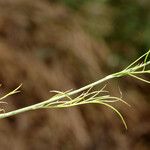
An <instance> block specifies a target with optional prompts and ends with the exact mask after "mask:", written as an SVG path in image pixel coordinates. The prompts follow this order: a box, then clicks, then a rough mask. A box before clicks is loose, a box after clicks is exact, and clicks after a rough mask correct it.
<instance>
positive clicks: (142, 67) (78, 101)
mask: <svg viewBox="0 0 150 150" xmlns="http://www.w3.org/2000/svg"><path fill="white" fill-rule="evenodd" d="M149 54H150V50H149V51H148V52H147V53H145V54H144V55H142V56H141V57H139V58H138V59H137V60H135V61H134V62H133V63H131V64H130V65H129V66H128V67H126V68H125V69H124V70H122V71H120V72H117V73H114V74H111V75H108V76H106V77H104V78H102V79H100V80H98V81H96V82H93V83H91V84H88V85H86V86H84V87H81V88H79V89H77V90H69V91H66V92H60V91H54V90H53V91H50V92H54V93H55V95H54V96H53V97H51V98H50V99H48V100H45V101H43V102H40V103H37V104H34V105H31V106H27V107H24V108H21V109H17V110H14V111H10V112H7V113H2V114H0V118H6V117H10V116H13V115H16V114H20V113H23V112H26V111H31V110H36V109H42V108H66V107H73V106H77V105H83V104H94V103H95V104H102V105H105V106H107V107H109V108H111V109H112V110H113V111H115V112H116V113H117V114H118V115H119V117H120V118H121V120H122V122H123V124H124V126H125V128H127V125H126V122H125V120H124V118H123V116H122V115H121V113H120V112H119V111H118V110H117V109H116V108H114V107H113V106H112V105H110V103H114V102H118V101H120V102H122V103H124V104H126V105H128V106H130V105H129V104H128V103H126V102H125V101H124V100H122V92H121V90H120V89H119V92H120V94H121V98H118V97H114V96H110V95H109V94H107V93H108V91H107V90H105V87H106V86H104V87H103V88H101V89H100V90H98V91H96V90H94V91H92V90H93V88H94V87H95V86H96V85H99V84H102V83H104V82H106V81H109V80H111V79H115V78H119V77H124V76H131V77H133V78H136V79H138V80H141V81H143V82H146V83H150V81H148V80H146V79H143V78H140V77H137V76H136V75H138V74H146V73H150V70H146V66H148V65H150V61H147V60H148V56H149ZM144 57H145V59H144V62H143V63H140V64H139V61H140V60H141V59H142V58H144ZM19 88H20V86H19V87H18V88H16V89H15V90H14V91H12V92H10V93H9V94H7V95H5V96H3V97H2V98H0V100H2V99H4V98H6V97H8V96H10V95H12V94H15V93H17V92H18V89H19ZM72 96H73V97H74V98H72Z"/></svg>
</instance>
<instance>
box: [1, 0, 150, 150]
mask: <svg viewBox="0 0 150 150" xmlns="http://www.w3.org/2000/svg"><path fill="white" fill-rule="evenodd" d="M149 8H150V1H149V0H126V1H123V0H116V1H113V0H92V1H90V0H36V1H35V0H0V83H1V84H2V87H1V89H0V91H1V95H2V94H4V93H6V92H8V91H11V90H12V89H14V88H15V87H17V86H18V85H19V84H20V83H23V86H22V88H21V93H19V94H16V95H14V96H11V97H9V98H7V99H6V100H7V102H8V105H2V104H1V108H4V109H5V110H6V111H10V110H14V109H17V108H21V107H25V106H28V105H30V104H34V103H37V102H40V101H43V100H45V99H48V98H49V97H50V96H51V95H50V93H49V91H50V90H52V89H56V90H63V91H65V90H68V89H71V88H73V89H75V88H79V87H81V86H83V85H86V84H88V83H90V82H93V81H96V80H98V79H100V78H102V77H104V76H106V75H107V74H110V73H113V72H116V71H119V70H120V69H122V68H123V67H125V66H127V65H128V64H129V63H130V62H132V61H133V60H134V59H135V58H137V57H139V56H140V55H141V54H143V53H144V52H146V51H147V50H148V49H149V48H150V36H149V35H150V9H149ZM146 78H148V77H146ZM118 86H119V87H120V89H121V91H122V93H123V99H124V100H126V101H127V102H128V103H130V104H131V106H132V107H131V108H128V107H126V106H124V105H123V104H120V103H118V104H117V108H118V109H119V110H120V111H121V113H122V114H123V116H124V117H125V120H126V122H127V124H128V130H127V131H126V130H125V129H124V127H123V125H122V123H121V121H120V119H118V116H117V115H116V114H114V112H112V111H111V110H109V109H108V108H105V107H104V106H101V105H86V106H79V107H74V108H67V109H61V110H59V109H55V110H54V109H53V110H52V109H51V110H38V111H34V112H27V113H23V114H20V115H17V116H14V117H10V118H7V119H2V120H0V149H1V150H49V149H52V150H148V149H149V148H150V109H149V107H150V101H149V100H150V93H149V87H150V86H149V85H148V84H145V83H142V82H140V81H137V80H134V79H131V78H123V79H118V80H117V81H111V82H109V83H108V89H109V91H110V93H111V94H112V95H119V92H118ZM101 87H102V85H101V86H99V88H101Z"/></svg>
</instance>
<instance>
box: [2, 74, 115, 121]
mask: <svg viewBox="0 0 150 150" xmlns="http://www.w3.org/2000/svg"><path fill="white" fill-rule="evenodd" d="M115 77H116V76H114V75H113V74H112V75H108V76H106V77H105V78H102V79H100V80H98V81H96V82H93V83H91V84H88V85H86V86H84V87H82V88H80V89H77V90H74V91H72V92H69V93H68V95H69V96H71V95H75V94H77V93H80V92H82V91H84V90H87V89H89V88H91V87H94V86H96V85H98V84H100V83H103V82H105V81H108V80H110V79H112V78H115ZM65 97H66V96H65V95H62V96H60V97H52V98H50V99H48V100H46V101H43V102H40V103H37V104H33V105H31V106H27V107H24V108H21V109H17V110H14V111H10V112H7V113H3V114H0V119H2V118H6V117H10V116H14V115H16V114H20V113H23V112H26V111H30V110H35V109H39V108H41V106H44V105H46V104H49V103H51V102H53V101H56V100H60V99H62V98H65Z"/></svg>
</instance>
